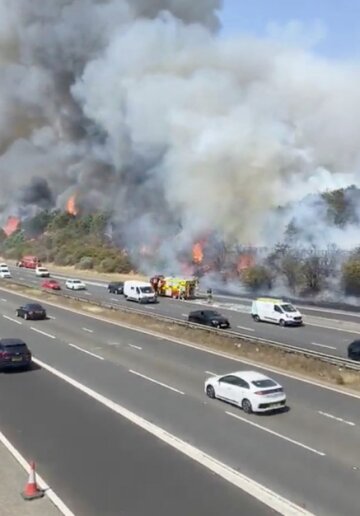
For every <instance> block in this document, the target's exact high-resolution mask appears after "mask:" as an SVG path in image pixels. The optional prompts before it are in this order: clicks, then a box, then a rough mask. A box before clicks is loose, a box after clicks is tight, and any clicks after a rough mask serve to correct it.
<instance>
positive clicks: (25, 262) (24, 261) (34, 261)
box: [17, 256, 41, 269]
mask: <svg viewBox="0 0 360 516" xmlns="http://www.w3.org/2000/svg"><path fill="white" fill-rule="evenodd" d="M40 265H41V262H40V260H39V258H38V257H37V256H23V257H22V258H21V260H19V261H18V263H17V266H18V267H25V269H36V267H39V266H40Z"/></svg>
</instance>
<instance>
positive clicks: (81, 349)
mask: <svg viewBox="0 0 360 516" xmlns="http://www.w3.org/2000/svg"><path fill="white" fill-rule="evenodd" d="M69 346H71V347H72V348H75V349H78V350H79V351H82V352H83V353H86V354H87V355H91V356H92V357H94V358H98V359H99V360H104V357H101V356H100V355H96V353H91V351H88V350H87V349H83V348H80V347H79V346H76V345H75V344H71V343H69Z"/></svg>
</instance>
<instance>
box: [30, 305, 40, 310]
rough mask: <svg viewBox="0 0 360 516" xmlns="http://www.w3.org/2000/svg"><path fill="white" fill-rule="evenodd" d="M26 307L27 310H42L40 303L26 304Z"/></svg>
mask: <svg viewBox="0 0 360 516" xmlns="http://www.w3.org/2000/svg"><path fill="white" fill-rule="evenodd" d="M26 308H28V309H29V310H42V309H43V307H42V306H41V305H26Z"/></svg>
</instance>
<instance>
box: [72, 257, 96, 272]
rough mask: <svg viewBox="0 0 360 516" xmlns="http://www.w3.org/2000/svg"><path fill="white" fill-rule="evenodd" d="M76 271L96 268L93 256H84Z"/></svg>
mask: <svg viewBox="0 0 360 516" xmlns="http://www.w3.org/2000/svg"><path fill="white" fill-rule="evenodd" d="M75 267H76V269H82V270H85V269H93V268H94V259H93V258H91V256H83V257H82V258H81V260H80V261H79V263H77V264H76V265H75Z"/></svg>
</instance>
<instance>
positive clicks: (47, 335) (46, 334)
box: [30, 326, 56, 339]
mask: <svg viewBox="0 0 360 516" xmlns="http://www.w3.org/2000/svg"><path fill="white" fill-rule="evenodd" d="M30 330H33V331H36V332H37V333H41V335H45V337H49V338H50V339H56V337H55V335H51V333H46V331H42V330H39V329H38V328H34V327H33V326H30Z"/></svg>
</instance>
